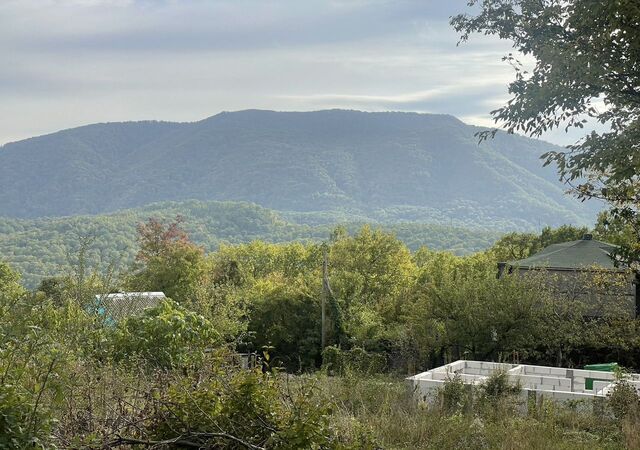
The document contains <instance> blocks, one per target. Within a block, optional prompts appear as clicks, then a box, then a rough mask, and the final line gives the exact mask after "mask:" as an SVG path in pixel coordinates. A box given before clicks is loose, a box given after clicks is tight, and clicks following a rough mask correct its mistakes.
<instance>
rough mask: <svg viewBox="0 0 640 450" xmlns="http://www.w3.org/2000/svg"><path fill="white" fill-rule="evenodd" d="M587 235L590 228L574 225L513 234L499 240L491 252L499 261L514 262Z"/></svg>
mask: <svg viewBox="0 0 640 450" xmlns="http://www.w3.org/2000/svg"><path fill="white" fill-rule="evenodd" d="M587 233H589V229H588V228H586V227H575V226H573V225H562V226H560V227H558V228H551V227H544V228H543V229H542V231H541V232H540V234H534V233H518V232H511V233H507V234H505V235H504V236H502V237H501V238H500V239H498V240H497V241H496V243H495V244H493V246H492V247H491V252H493V253H494V255H495V257H496V258H497V259H498V260H499V261H514V260H519V259H524V258H527V257H529V256H531V255H533V254H535V253H537V252H539V251H540V250H542V249H544V248H545V247H548V246H549V245H552V244H560V243H562V242H568V241H575V240H578V239H582V238H583V237H584V235H585V234H587Z"/></svg>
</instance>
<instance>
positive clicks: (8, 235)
mask: <svg viewBox="0 0 640 450" xmlns="http://www.w3.org/2000/svg"><path fill="white" fill-rule="evenodd" d="M176 215H181V216H183V217H184V218H185V228H186V229H187V231H188V232H189V235H190V237H191V238H192V239H193V240H194V242H196V243H197V244H199V245H202V246H203V247H204V248H205V249H206V250H207V251H212V250H215V249H217V248H218V246H219V245H220V244H221V243H223V242H226V243H232V244H236V243H242V242H249V241H252V240H255V239H261V240H265V241H269V242H288V241H293V240H309V241H320V240H326V239H327V238H328V237H329V235H330V233H331V231H332V230H333V228H334V227H335V223H337V222H336V219H337V218H336V217H334V216H330V217H325V216H324V215H323V214H314V213H306V214H304V217H303V219H304V221H305V222H313V223H314V224H313V225H309V224H307V223H300V222H299V221H296V220H295V219H293V218H287V217H285V215H284V214H282V213H279V212H277V211H273V210H269V209H265V208H262V207H260V206H257V205H254V204H250V203H235V202H201V201H195V200H192V201H185V202H163V203H155V204H151V205H147V206H145V207H142V208H135V209H129V210H123V211H119V212H117V213H113V214H107V215H97V216H74V217H56V218H53V217H52V218H38V219H9V218H0V261H6V262H8V263H9V264H10V265H11V266H12V267H15V268H16V269H18V270H19V271H20V272H21V273H22V275H23V281H24V284H25V285H26V286H27V287H30V288H33V287H35V286H37V284H38V282H39V281H40V280H41V279H42V278H43V277H46V276H53V275H60V274H62V273H65V272H66V271H68V270H69V265H70V263H73V259H74V257H75V256H77V252H78V249H79V246H80V241H81V240H82V239H83V238H84V237H90V238H91V241H90V242H91V243H90V245H89V248H88V253H87V259H88V264H89V266H90V267H93V268H98V269H100V270H101V271H105V270H107V267H108V266H109V264H110V263H112V262H113V263H116V264H117V266H118V268H119V269H122V268H126V267H127V265H128V264H130V263H131V262H132V261H133V258H134V255H135V253H136V251H137V248H138V244H137V242H136V225H137V224H138V223H140V222H143V221H145V220H147V219H148V218H149V217H156V218H159V219H162V220H166V221H170V220H173V219H174V218H175V217H176ZM340 218H341V219H342V220H341V221H340V222H341V223H342V224H344V225H345V226H346V227H347V229H348V230H349V231H351V232H355V231H357V230H358V229H359V228H360V227H361V226H362V225H363V223H362V222H358V221H351V222H348V221H345V220H344V219H347V217H346V216H342V217H340ZM383 228H385V229H386V230H388V231H391V232H394V233H395V234H396V235H397V236H398V238H399V239H401V240H402V241H404V242H405V244H406V245H407V246H409V247H410V248H411V249H417V248H418V247H420V246H422V245H426V246H427V247H429V248H431V249H435V250H449V251H451V252H454V253H456V254H466V253H471V252H474V251H479V250H482V249H485V248H487V247H489V246H490V245H491V244H493V242H495V240H497V239H498V237H499V233H497V232H492V231H482V230H467V229H463V228H456V227H450V226H441V225H433V224H424V223H406V222H405V223H398V224H392V225H386V226H384V227H383ZM70 259H71V261H70Z"/></svg>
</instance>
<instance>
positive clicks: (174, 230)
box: [128, 216, 205, 302]
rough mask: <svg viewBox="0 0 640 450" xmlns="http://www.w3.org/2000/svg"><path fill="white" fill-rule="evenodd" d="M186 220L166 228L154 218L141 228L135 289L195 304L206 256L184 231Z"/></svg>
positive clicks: (172, 223)
mask: <svg viewBox="0 0 640 450" xmlns="http://www.w3.org/2000/svg"><path fill="white" fill-rule="evenodd" d="M183 222H184V219H183V218H182V217H181V216H178V217H176V219H175V221H173V222H171V223H169V224H167V225H164V224H163V223H162V222H160V221H159V220H157V219H154V218H151V219H149V220H148V221H147V223H144V224H140V225H138V243H139V248H140V249H139V251H138V254H137V256H136V261H137V262H138V264H139V268H138V270H137V272H136V273H135V274H134V275H133V276H132V278H131V279H130V280H129V283H128V284H129V286H130V287H131V288H133V289H140V290H153V291H162V292H164V293H165V294H166V295H167V296H168V297H171V298H172V299H174V300H175V301H177V302H185V301H192V300H193V297H194V291H195V289H196V287H197V284H198V282H199V281H200V279H201V278H202V276H203V275H204V272H205V259H204V252H203V250H202V248H201V247H199V246H197V245H196V244H194V243H193V242H191V241H190V240H189V237H188V235H187V233H186V232H185V231H184V230H183V229H182V227H181V224H182V223H183Z"/></svg>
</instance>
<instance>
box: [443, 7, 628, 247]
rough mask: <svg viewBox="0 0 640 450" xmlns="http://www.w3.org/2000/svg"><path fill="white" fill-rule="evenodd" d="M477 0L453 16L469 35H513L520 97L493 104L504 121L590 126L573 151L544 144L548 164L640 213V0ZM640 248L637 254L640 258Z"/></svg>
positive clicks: (615, 208)
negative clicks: (472, 10) (472, 12)
mask: <svg viewBox="0 0 640 450" xmlns="http://www.w3.org/2000/svg"><path fill="white" fill-rule="evenodd" d="M469 6H471V7H479V13H478V14H477V15H468V14H460V15H457V16H455V17H453V18H452V19H451V24H452V25H453V27H454V28H455V29H456V30H457V31H458V32H460V33H461V41H466V40H467V39H468V38H469V37H470V36H471V35H472V34H474V33H482V34H486V35H494V36H498V37H499V38H501V39H506V40H509V41H511V42H512V43H513V48H514V50H515V52H514V53H510V54H508V55H507V56H505V58H504V59H505V60H507V61H508V62H509V63H510V64H511V65H512V66H513V67H514V69H515V79H514V81H512V82H511V83H510V85H509V93H510V94H511V95H512V97H511V99H510V100H509V101H508V102H507V103H506V104H505V105H504V106H503V107H501V108H499V109H497V110H495V111H492V115H493V118H494V120H495V121H496V123H497V124H499V125H500V126H502V127H504V128H505V129H506V130H507V131H508V132H509V133H514V132H522V133H525V134H527V135H529V136H532V137H539V136H541V135H543V134H544V133H545V132H548V131H550V130H553V129H558V128H562V127H564V129H565V130H569V129H571V128H579V129H582V128H585V127H589V128H591V129H592V131H589V132H585V134H584V136H583V137H582V138H581V139H580V140H578V141H577V142H576V143H575V144H573V145H570V146H568V147H567V148H566V150H564V151H550V152H547V153H545V154H544V155H543V158H544V159H545V164H551V163H555V164H556V165H557V168H558V171H559V175H560V177H561V179H563V180H564V181H565V182H567V183H568V184H569V185H570V186H571V187H572V188H573V191H574V193H575V194H576V195H577V196H578V197H579V198H582V199H587V198H600V199H603V200H605V201H607V202H609V203H610V205H611V206H612V214H613V215H614V216H619V217H623V218H626V219H627V221H628V222H629V223H635V222H637V221H638V205H639V204H640V179H639V177H638V175H639V173H640V3H638V2H637V1H636V0H617V1H594V0H569V1H566V0H484V1H482V2H480V1H477V0H472V1H470V2H469ZM531 60H532V61H533V68H532V69H531V70H528V69H527V67H528V66H529V65H530V64H529V61H531ZM599 130H605V131H599ZM491 133H492V132H485V134H484V136H483V137H488V136H489V134H491ZM636 229H637V230H640V228H638V227H637V226H636ZM639 251H640V249H638V248H636V249H635V251H632V252H630V253H631V254H632V257H637V256H638V254H640V252H639Z"/></svg>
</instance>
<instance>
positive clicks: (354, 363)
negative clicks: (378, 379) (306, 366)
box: [322, 346, 387, 375]
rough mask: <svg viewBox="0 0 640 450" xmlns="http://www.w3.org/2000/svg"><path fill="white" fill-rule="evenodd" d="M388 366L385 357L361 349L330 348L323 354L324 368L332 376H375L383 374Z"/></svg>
mask: <svg viewBox="0 0 640 450" xmlns="http://www.w3.org/2000/svg"><path fill="white" fill-rule="evenodd" d="M386 365H387V360H386V357H385V355H382V354H379V353H369V352H367V351H366V350H365V349H363V348H360V347H355V348H352V349H351V350H341V349H339V348H338V347H335V346H329V347H326V348H325V349H324V351H323V352H322V368H323V369H324V370H325V371H326V372H327V373H329V374H330V375H338V374H339V375H344V374H348V373H354V374H358V375H373V374H376V373H381V372H383V371H384V370H385V368H386Z"/></svg>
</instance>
